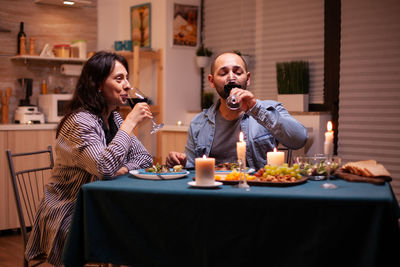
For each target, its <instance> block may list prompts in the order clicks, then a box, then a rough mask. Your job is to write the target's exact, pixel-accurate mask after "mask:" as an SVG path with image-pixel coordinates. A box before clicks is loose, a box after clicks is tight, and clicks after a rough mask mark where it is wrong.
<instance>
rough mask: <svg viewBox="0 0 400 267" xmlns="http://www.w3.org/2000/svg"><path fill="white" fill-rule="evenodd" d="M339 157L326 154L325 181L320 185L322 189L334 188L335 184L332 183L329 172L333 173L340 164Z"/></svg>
mask: <svg viewBox="0 0 400 267" xmlns="http://www.w3.org/2000/svg"><path fill="white" fill-rule="evenodd" d="M340 163H341V158H340V157H338V156H327V157H326V162H325V164H326V182H325V183H323V184H322V185H321V187H322V188H324V189H336V188H338V186H337V185H335V184H332V183H331V182H330V181H329V179H330V177H331V174H333V173H334V172H335V171H336V170H337V169H338V168H339V166H340Z"/></svg>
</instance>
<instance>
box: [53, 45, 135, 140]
mask: <svg viewBox="0 0 400 267" xmlns="http://www.w3.org/2000/svg"><path fill="white" fill-rule="evenodd" d="M116 61H119V62H121V64H122V65H124V67H125V68H126V70H127V72H128V73H129V69H128V62H127V61H126V60H125V58H124V57H123V56H120V55H117V54H115V53H110V52H105V51H100V52H97V53H96V54H94V55H93V56H92V57H91V58H90V59H89V60H88V61H87V62H86V64H85V65H84V67H83V69H82V73H81V76H80V77H79V80H78V83H77V85H76V88H75V92H74V95H73V97H72V100H71V101H70V102H69V103H68V104H67V106H66V110H65V115H64V117H63V118H62V120H61V121H60V123H59V124H58V127H57V134H56V136H57V137H58V134H59V133H60V130H61V127H62V126H63V124H64V122H65V121H66V119H67V118H68V117H69V116H70V115H72V114H74V113H76V112H77V111H79V110H87V111H89V112H91V113H93V114H95V115H97V116H99V117H101V116H102V115H103V114H105V112H106V111H107V110H108V104H107V101H106V99H105V98H104V95H103V93H102V92H100V90H99V89H100V87H101V86H102V85H103V83H104V81H105V80H106V79H107V77H108V75H110V73H111V72H112V71H113V70H114V66H115V62H116Z"/></svg>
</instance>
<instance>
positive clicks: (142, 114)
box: [121, 102, 153, 134]
mask: <svg viewBox="0 0 400 267" xmlns="http://www.w3.org/2000/svg"><path fill="white" fill-rule="evenodd" d="M146 119H153V115H152V113H151V111H150V107H149V105H148V104H147V103H145V102H140V103H137V104H136V105H135V106H134V107H133V109H132V110H131V111H130V112H129V113H128V115H127V116H126V118H125V120H124V122H123V123H122V125H121V129H122V130H124V131H125V132H127V133H130V134H133V130H134V129H135V128H136V126H137V125H138V124H139V123H141V122H142V121H144V120H146Z"/></svg>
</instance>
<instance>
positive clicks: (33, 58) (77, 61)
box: [11, 55, 86, 64]
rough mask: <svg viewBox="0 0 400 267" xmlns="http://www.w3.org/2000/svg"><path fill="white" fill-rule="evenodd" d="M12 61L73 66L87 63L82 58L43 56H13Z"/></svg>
mask: <svg viewBox="0 0 400 267" xmlns="http://www.w3.org/2000/svg"><path fill="white" fill-rule="evenodd" d="M11 59H12V60H18V61H21V60H22V61H24V63H25V64H27V63H28V62H30V61H32V62H33V61H42V62H54V63H72V64H83V63H85V62H86V59H81V58H62V57H41V56H30V55H21V56H13V57H11Z"/></svg>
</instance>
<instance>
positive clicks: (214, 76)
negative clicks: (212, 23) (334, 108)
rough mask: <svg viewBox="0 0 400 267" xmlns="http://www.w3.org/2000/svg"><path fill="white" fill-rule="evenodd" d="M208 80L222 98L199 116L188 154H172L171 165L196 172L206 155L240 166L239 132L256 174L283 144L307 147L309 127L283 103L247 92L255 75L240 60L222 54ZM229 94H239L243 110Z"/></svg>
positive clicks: (191, 130) (190, 133) (191, 132)
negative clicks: (196, 163)
mask: <svg viewBox="0 0 400 267" xmlns="http://www.w3.org/2000/svg"><path fill="white" fill-rule="evenodd" d="M208 81H209V82H210V85H211V87H213V88H215V89H216V91H217V93H218V94H219V100H218V102H217V103H216V104H214V105H212V106H211V107H210V108H209V109H205V110H203V112H201V113H200V114H198V115H196V117H194V119H193V120H192V121H191V123H190V127H189V131H188V138H187V141H186V147H185V153H179V152H170V153H169V154H168V156H167V159H166V164H167V165H169V166H173V165H177V164H181V165H183V166H185V165H186V168H191V167H194V161H195V158H197V157H202V156H203V155H206V156H208V157H213V158H215V159H216V164H220V163H224V162H237V154H236V142H237V141H238V140H239V133H240V131H242V132H243V134H244V136H245V141H246V142H247V145H246V161H247V166H249V167H251V168H255V169H256V170H257V169H259V168H262V167H264V166H265V164H267V159H266V157H267V152H268V151H272V150H273V149H274V148H275V147H277V146H278V143H281V144H283V145H285V146H286V147H288V148H292V149H299V148H301V147H303V146H304V145H305V143H306V141H307V131H306V129H305V127H304V126H303V125H302V124H300V123H299V122H298V121H296V120H295V119H294V118H293V117H292V116H290V114H289V113H288V111H287V110H286V109H285V108H284V107H283V106H282V104H281V103H278V102H276V101H272V100H264V101H261V100H258V99H256V98H255V97H254V95H253V94H252V93H251V92H250V91H247V90H246V89H247V86H249V85H250V72H247V67H246V63H245V62H244V60H243V59H242V57H241V56H239V55H237V54H235V53H223V54H221V55H219V56H217V57H216V58H215V60H214V61H213V63H212V65H211V73H210V74H209V75H208ZM229 95H231V96H232V95H236V97H237V102H238V103H239V104H240V108H239V109H237V110H231V109H230V108H228V107H227V105H226V99H227V98H228V96H229Z"/></svg>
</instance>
